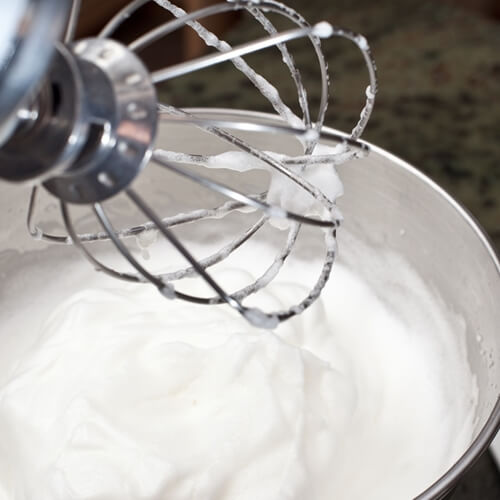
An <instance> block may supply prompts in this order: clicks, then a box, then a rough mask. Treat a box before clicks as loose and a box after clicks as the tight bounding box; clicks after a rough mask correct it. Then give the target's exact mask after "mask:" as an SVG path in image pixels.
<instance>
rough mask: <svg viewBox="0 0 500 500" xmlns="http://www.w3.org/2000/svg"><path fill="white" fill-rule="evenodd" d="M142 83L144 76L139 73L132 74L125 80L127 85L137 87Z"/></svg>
mask: <svg viewBox="0 0 500 500" xmlns="http://www.w3.org/2000/svg"><path fill="white" fill-rule="evenodd" d="M141 82H142V76H141V75H140V74H139V73H131V74H130V75H128V76H127V77H126V78H125V83H126V84H127V85H137V84H138V83H141Z"/></svg>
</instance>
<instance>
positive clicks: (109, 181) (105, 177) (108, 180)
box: [97, 172, 115, 188]
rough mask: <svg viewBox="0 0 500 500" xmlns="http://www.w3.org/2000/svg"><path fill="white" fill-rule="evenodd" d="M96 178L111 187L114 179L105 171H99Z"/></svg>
mask: <svg viewBox="0 0 500 500" xmlns="http://www.w3.org/2000/svg"><path fill="white" fill-rule="evenodd" d="M97 180H98V181H99V182H100V183H101V184H103V185H104V186H106V187H109V188H111V187H113V186H114V184H115V183H114V181H113V179H112V178H111V177H110V175H109V174H108V173H107V172H100V173H99V175H98V176H97Z"/></svg>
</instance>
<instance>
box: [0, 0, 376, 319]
mask: <svg viewBox="0 0 500 500" xmlns="http://www.w3.org/2000/svg"><path fill="white" fill-rule="evenodd" d="M147 1H148V0H134V1H131V2H130V4H129V5H127V6H126V7H125V8H124V9H122V10H121V11H120V12H119V13H118V14H116V16H115V17H114V18H113V19H111V20H110V21H109V23H108V24H107V25H106V26H105V28H104V29H103V30H102V32H101V33H100V34H99V36H98V37H96V38H90V39H84V40H77V41H74V34H75V29H76V24H77V21H78V17H79V11H80V1H79V0H74V1H73V3H72V4H71V3H70V2H69V1H66V0H43V1H42V0H23V1H19V2H15V3H14V4H13V3H12V2H10V1H8V0H2V1H1V2H0V11H1V12H2V19H3V23H2V28H3V29H2V34H1V37H2V38H0V63H1V64H0V178H2V179H3V180H6V181H10V182H13V183H19V182H24V183H30V184H32V185H33V191H32V195H31V199H30V202H29V209H28V228H29V231H30V233H31V235H32V236H33V237H34V238H36V239H43V240H47V241H50V242H54V243H62V244H73V245H74V246H76V247H77V248H79V249H80V250H81V251H82V253H83V255H84V256H85V257H86V258H87V259H88V260H89V261H90V262H91V264H92V265H93V266H94V267H95V268H96V269H97V270H100V271H103V272H104V273H106V274H108V275H110V276H112V277H115V278H118V279H121V280H125V281H129V282H137V283H151V284H153V285H154V286H155V287H156V288H157V289H158V290H159V291H160V293H162V294H163V295H164V296H165V297H167V298H169V299H172V298H177V299H181V300H185V301H189V302H194V303H198V304H220V303H227V304H229V305H230V306H231V307H233V308H234V309H235V310H237V311H238V312H239V313H240V314H241V315H242V316H243V317H245V318H246V319H247V320H248V321H249V322H250V323H252V324H254V325H255V326H258V327H261V328H274V327H276V326H277V325H278V324H279V323H280V322H282V321H285V320H287V319H289V318H291V317H293V316H295V315H296V314H299V313H301V312H302V311H303V310H304V309H306V308H307V307H309V306H310V305H311V304H312V303H313V302H314V301H315V300H316V299H317V298H318V296H319V295H320V293H321V291H322V289H323V287H324V285H325V284H326V282H327V280H328V277H329V275H330V272H331V269H332V265H333V262H334V260H335V255H336V230H337V227H338V226H339V224H340V222H341V216H340V214H339V213H338V211H337V209H336V207H335V199H334V198H333V197H332V196H330V195H329V194H327V192H326V190H325V189H324V186H319V185H317V184H318V183H316V184H314V183H313V182H311V181H310V180H309V179H308V171H309V169H311V167H313V166H314V167H316V168H317V167H318V166H321V168H324V169H325V171H326V170H327V169H333V168H334V166H335V165H338V164H340V163H344V162H346V161H349V160H351V159H353V158H359V157H362V156H365V155H366V154H367V152H368V149H369V148H368V146H366V145H365V144H364V143H362V142H360V141H359V137H360V135H361V133H362V132H363V130H364V128H365V126H366V123H367V121H368V119H369V117H370V114H371V111H372V108H373V105H374V99H375V93H376V91H377V81H376V69H375V64H374V62H373V59H372V57H371V53H370V49H369V46H368V44H367V42H366V40H365V39H364V37H362V36H360V35H357V34H355V33H352V32H350V31H347V30H343V29H340V28H336V27H333V26H331V25H330V24H328V23H326V22H320V23H318V24H316V25H313V26H311V25H309V24H308V23H307V22H306V21H305V20H304V19H303V18H302V17H301V16H300V15H299V14H298V13H296V12H295V11H294V10H293V9H290V8H289V7H287V6H285V5H283V4H281V3H278V2H276V1H274V0H230V1H227V2H223V3H220V4H217V5H214V6H210V7H206V8H203V9H200V10H198V11H196V12H192V13H189V14H188V13H186V12H184V11H183V10H182V9H180V8H178V7H176V6H174V5H173V4H171V3H170V2H169V1H166V0H157V3H158V4H159V5H161V6H162V7H163V8H165V9H167V10H168V11H169V12H170V13H171V14H172V15H173V19H172V20H171V21H169V22H167V23H165V24H163V25H161V26H159V27H157V28H156V29H154V30H152V31H150V32H147V33H145V34H144V35H142V36H141V37H140V38H138V39H137V40H135V41H134V42H132V43H131V44H130V45H129V46H128V47H127V46H124V45H122V44H121V43H119V42H117V41H115V40H113V39H112V38H111V37H112V36H113V33H114V32H115V31H116V29H117V28H118V27H119V26H120V25H121V24H122V23H123V22H124V21H125V20H127V19H128V18H130V16H132V15H133V14H134V13H135V12H136V11H137V10H138V9H139V8H141V7H142V6H143V5H144V4H146V3H147ZM236 10H238V11H244V12H246V13H248V14H249V15H251V16H253V17H254V18H255V20H256V21H257V22H258V23H260V24H261V25H262V27H263V29H264V33H265V32H267V35H268V36H266V37H264V38H262V39H259V40H254V41H251V42H249V43H246V44H243V45H241V46H238V47H235V48H233V47H231V46H230V45H229V44H227V43H226V42H224V41H222V40H219V39H218V38H217V37H216V36H215V35H214V34H213V33H211V32H209V31H208V30H207V29H205V28H204V27H203V26H202V25H201V24H200V23H199V20H203V19H204V18H206V17H208V16H212V15H214V14H219V13H222V12H229V11H236ZM269 14H274V15H278V16H281V17H284V18H286V19H288V20H289V21H291V23H292V24H294V25H295V26H296V27H295V28H292V29H289V30H286V31H284V32H280V33H278V31H277V30H276V28H275V27H274V25H273V24H272V23H271V21H270V20H269V19H268V16H269ZM186 25H187V26H189V27H190V28H192V29H193V30H194V31H195V32H196V33H197V35H198V36H199V37H200V38H201V39H202V40H203V41H204V42H205V43H206V45H208V46H212V47H214V48H215V49H216V52H215V53H214V54H209V55H206V56H201V57H198V58H196V59H194V60H191V61H187V62H182V63H179V64H176V65H173V66H170V67H167V68H164V69H161V70H158V71H154V72H150V71H149V70H148V69H147V68H146V66H145V65H144V63H143V62H142V60H141V58H140V53H141V50H143V49H144V48H145V47H147V46H149V45H150V44H151V43H153V42H155V41H157V40H160V39H163V38H164V37H166V36H167V35H168V34H170V33H172V32H174V31H176V30H178V29H180V28H182V27H184V26H186ZM330 36H337V37H343V38H346V39H348V40H351V41H352V42H354V43H355V44H356V45H357V46H358V48H359V49H360V51H361V54H362V56H363V58H364V60H365V62H366V65H367V68H368V73H369V86H368V88H367V91H366V105H365V107H364V109H363V110H362V112H361V115H360V119H359V122H358V123H357V124H356V126H355V127H354V128H353V130H352V132H351V133H350V134H341V133H337V132H333V131H331V130H325V129H324V128H323V120H324V116H325V111H326V108H327V104H328V74H327V64H326V62H325V60H324V57H323V54H322V52H321V46H320V39H321V38H328V37H330ZM298 38H308V39H309V41H310V44H311V51H312V52H311V53H312V55H314V56H315V57H316V58H317V61H318V67H319V71H320V75H321V81H320V85H321V91H322V93H321V102H320V105H319V111H318V114H317V116H316V118H313V117H312V116H311V110H310V106H309V103H308V98H307V92H306V89H305V86H304V84H303V82H302V77H301V74H300V72H299V70H298V69H297V67H296V64H295V62H294V59H293V56H292V54H291V53H290V51H289V49H288V48H287V45H286V43H287V42H290V41H291V40H295V39H298ZM165 44H168V38H165ZM273 46H276V47H277V48H278V50H279V51H280V53H281V57H282V61H283V64H284V65H285V66H286V67H287V68H288V70H289V73H290V75H291V78H292V80H293V82H294V85H295V86H296V89H297V96H298V103H299V106H300V109H301V112H302V117H300V118H299V117H298V116H296V115H295V114H294V113H293V112H292V110H291V109H290V107H289V106H288V105H287V104H285V103H284V102H283V101H282V100H281V97H280V95H279V93H278V91H277V89H276V88H275V87H274V85H272V84H271V83H269V82H268V81H267V80H266V79H265V78H264V77H262V76H261V75H259V74H257V73H256V72H255V71H254V70H253V69H252V68H251V67H250V66H249V65H248V64H247V63H246V62H245V61H244V60H243V56H245V55H247V54H250V53H251V52H254V51H256V50H263V49H267V48H269V47H273ZM225 61H230V62H231V63H232V64H233V65H234V66H235V69H236V70H238V71H241V72H243V73H244V74H245V75H246V76H247V78H248V79H249V80H250V81H251V82H252V84H253V85H255V87H256V88H257V89H258V90H259V91H260V92H261V93H262V94H263V96H264V97H265V98H266V99H267V100H268V101H269V102H270V103H271V105H272V107H273V108H274V110H275V112H276V115H278V116H279V117H280V122H279V123H278V124H276V123H264V122H261V123H259V122H255V121H252V120H249V121H242V120H241V119H239V120H231V119H209V118H206V116H204V117H202V116H197V115H196V113H193V112H189V111H187V110H185V109H179V108H175V107H174V106H171V105H170V104H169V103H166V102H160V101H159V99H158V96H157V90H156V85H157V84H159V83H162V82H164V81H167V80H172V79H174V78H177V77H180V76H182V75H184V74H188V73H192V72H195V71H200V70H201V69H203V68H205V67H208V66H212V65H215V64H219V63H222V62H225ZM186 104H187V105H189V103H186ZM159 123H167V124H175V125H176V126H179V127H183V126H185V125H186V124H188V125H195V126H196V127H199V128H201V129H202V130H204V131H206V133H208V134H210V135H212V136H213V137H214V140H216V139H217V140H223V141H225V142H227V143H229V144H230V145H231V147H233V148H235V150H236V156H235V157H234V158H231V160H234V167H232V166H231V161H230V162H229V163H230V165H229V166H228V165H224V167H223V168H229V169H231V168H234V169H241V166H238V163H239V161H240V160H241V161H242V162H245V161H246V162H248V163H249V165H250V167H248V168H250V169H252V168H258V169H263V170H266V171H267V172H270V173H272V178H273V179H274V180H273V181H272V182H274V187H273V189H274V191H278V192H279V191H280V190H282V189H283V190H285V188H286V187H287V186H288V190H289V191H290V185H291V186H292V190H291V191H290V192H291V194H289V195H288V199H287V200H285V203H280V200H278V201H276V200H274V199H273V200H269V196H268V192H261V193H245V192H242V191H240V190H238V188H237V187H233V186H230V185H227V184H224V183H221V182H218V181H214V180H213V179H211V178H210V177H209V176H208V175H206V174H205V172H206V171H207V170H208V169H204V168H203V166H208V164H209V163H210V166H212V167H213V166H214V167H215V168H218V161H219V160H220V158H218V157H210V155H206V156H205V155H199V154H197V155H195V154H191V152H190V151H183V152H178V151H165V150H162V149H160V148H159V147H157V146H156V145H155V138H156V131H157V126H158V124H159ZM239 131H245V132H253V131H255V132H259V133H262V132H264V133H269V134H286V135H292V136H295V137H296V138H297V142H298V144H299V145H300V146H301V148H302V153H301V154H299V155H296V156H288V155H277V154H275V153H273V152H266V151H262V150H260V149H257V148H256V147H254V146H253V145H252V144H251V143H250V142H248V141H247V140H245V139H243V138H241V137H240V136H238V135H237V133H238V132H239ZM319 139H327V140H329V141H334V142H336V143H337V147H336V148H333V149H331V150H329V151H328V152H326V153H325V154H318V153H317V151H316V149H317V144H318V141H319ZM238 155H239V156H238ZM148 163H151V164H152V165H151V166H150V167H149V168H164V169H165V170H168V171H170V172H171V173H174V174H175V175H178V176H182V177H184V178H186V179H188V180H189V181H191V182H194V183H197V184H199V185H201V186H203V187H205V188H207V189H209V190H212V191H215V192H217V193H219V194H222V195H223V196H224V197H226V198H228V199H229V200H230V201H226V202H225V203H223V204H222V205H220V206H218V207H215V208H214V207H210V208H207V207H202V208H198V209H197V210H195V211H191V212H189V213H182V214H178V215H176V216H173V217H168V218H163V217H162V216H161V215H160V214H158V213H156V212H155V211H154V209H153V208H152V207H151V206H150V205H149V203H148V202H147V200H145V199H144V198H143V197H142V196H141V195H140V194H139V192H138V191H137V190H136V189H135V188H133V187H132V183H133V181H134V180H135V179H136V178H137V177H138V176H139V174H140V173H141V171H142V170H143V169H144V167H145V166H146V165H147V164H148ZM226 163H227V162H226ZM153 164H155V165H156V166H153ZM186 165H191V166H194V167H195V168H188V167H187V166H186ZM287 183H288V184H287ZM40 186H43V188H45V190H47V191H48V192H49V193H50V194H51V195H53V196H55V197H56V198H57V199H58V200H59V202H60V211H61V217H62V220H63V222H64V226H65V228H66V231H67V233H66V234H58V233H53V232H49V231H48V230H45V229H43V228H42V227H41V226H40V225H38V224H37V223H36V222H35V218H36V211H37V210H36V207H37V196H38V194H39V193H38V190H39V189H40ZM165 191H166V192H168V185H167V184H166V185H165ZM119 193H123V194H125V195H126V197H127V198H128V200H129V201H131V202H132V203H133V204H134V205H135V207H136V210H138V211H139V212H140V213H142V214H143V216H144V218H145V219H146V222H144V223H143V224H139V225H131V227H126V228H117V227H115V226H114V225H113V222H112V220H111V217H110V216H109V214H108V212H107V209H106V206H105V202H107V201H108V200H110V199H112V198H113V197H115V196H116V195H118V194H119ZM304 196H305V197H306V198H307V199H308V200H309V203H308V204H307V207H306V208H305V209H303V213H301V212H300V211H299V210H296V209H295V205H294V203H293V200H294V199H295V198H297V197H304ZM285 198H287V197H286V196H285ZM287 203H288V205H287ZM75 205H88V206H89V209H90V210H92V212H93V214H94V215H95V217H96V218H97V220H98V221H99V223H100V225H101V226H102V231H97V232H92V233H86V234H80V233H79V232H78V231H77V229H76V227H75V224H74V220H73V217H72V215H71V210H70V206H75ZM243 209H245V210H252V211H260V212H261V213H262V216H261V217H260V218H259V220H258V221H257V222H256V223H254V224H252V225H251V227H249V228H247V229H246V230H245V231H244V232H243V233H242V234H240V235H238V236H236V237H235V238H234V239H233V241H232V242H231V243H230V244H229V245H226V246H224V247H223V248H221V249H220V250H219V251H217V252H215V253H213V254H211V255H209V256H208V257H206V258H203V259H197V258H195V257H194V255H193V253H192V252H191V251H190V250H189V249H188V248H187V247H186V246H185V245H184V244H183V243H182V242H181V240H180V239H179V238H178V237H177V236H176V235H175V234H174V232H173V230H172V227H173V226H179V225H183V224H195V223H198V222H200V221H203V220H206V219H213V218H221V217H225V216H227V215H228V214H233V213H234V212H236V211H241V210H243ZM276 219H282V220H285V221H286V222H285V228H286V229H287V230H288V231H289V233H288V238H287V243H286V245H285V247H284V248H283V249H282V251H281V252H280V253H279V255H277V256H276V259H275V261H274V262H272V263H271V265H270V266H269V267H268V268H267V270H266V272H265V273H264V274H263V275H262V276H260V277H259V278H258V279H257V280H256V281H254V282H253V283H250V284H248V285H247V286H245V287H244V288H242V289H240V290H237V291H231V292H228V291H226V290H225V288H224V287H223V286H222V285H221V284H219V282H218V281H216V280H215V279H214V278H213V277H212V276H211V274H210V273H209V271H208V268H209V267H212V266H215V265H216V264H218V263H219V262H222V261H223V260H224V259H226V258H227V257H228V256H229V255H230V254H231V253H232V252H234V251H236V250H237V249H238V248H239V247H240V246H241V245H243V244H249V243H250V240H251V239H252V237H253V235H254V234H255V233H257V232H258V231H259V230H260V229H261V228H262V227H263V226H267V225H269V224H271V226H272V227H274V225H273V221H274V220H276ZM278 225H279V224H278ZM302 225H309V226H313V227H316V228H317V229H319V230H322V231H324V233H325V238H324V240H325V257H324V264H323V268H322V270H321V272H320V275H319V277H318V279H317V281H316V284H315V285H314V286H313V287H312V289H311V290H310V292H309V293H308V295H307V296H306V297H305V298H304V299H303V300H302V301H301V302H300V303H298V304H295V305H292V306H290V307H289V308H287V309H285V310H278V311H273V312H264V311H262V310H261V309H257V308H253V307H247V306H245V305H243V303H242V301H243V300H244V299H245V298H246V297H247V296H249V295H251V294H255V293H256V292H258V291H259V290H261V289H263V288H265V286H266V285H267V284H268V283H269V282H270V281H272V280H273V279H274V278H275V276H276V275H277V274H278V272H279V270H280V268H281V267H282V266H283V264H284V262H285V261H286V259H287V258H288V256H289V255H290V253H291V251H292V249H293V246H294V243H295V241H296V239H297V235H298V232H299V230H300V227H301V226H302ZM281 226H283V223H281ZM281 229H283V227H281ZM148 232H159V233H160V234H161V235H162V236H163V237H164V238H165V239H166V240H167V241H168V242H170V244H171V245H172V246H173V247H174V248H175V249H176V250H177V251H178V252H179V253H180V254H181V255H182V256H183V257H184V258H185V260H186V261H187V263H188V267H182V268H180V269H178V270H176V271H175V272H170V273H168V274H165V273H163V274H161V273H155V272H153V271H151V270H148V269H146V267H145V266H144V265H143V264H142V263H141V262H140V261H139V259H138V258H136V256H134V254H133V252H132V250H131V249H130V248H129V247H128V246H127V245H126V240H127V238H131V237H134V236H135V237H137V236H140V235H144V234H147V233H148ZM96 241H109V242H110V243H111V244H112V245H114V247H115V249H116V250H117V251H118V252H119V253H120V254H121V255H122V256H123V258H124V261H125V262H128V264H129V265H130V268H131V269H130V270H127V271H121V270H117V269H115V268H113V267H110V266H108V265H106V264H104V263H103V262H101V260H99V259H98V258H97V257H96V256H95V255H94V254H93V252H92V250H91V247H92V242H96ZM250 244H251V243H250ZM193 275H198V276H199V277H200V278H201V279H202V280H204V282H205V283H206V284H207V285H208V287H209V288H210V289H211V290H212V292H214V295H213V296H201V295H193V294H188V293H183V292H180V291H178V290H177V289H176V288H175V287H174V284H173V283H174V281H176V280H179V279H182V278H185V277H192V276H193Z"/></svg>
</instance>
